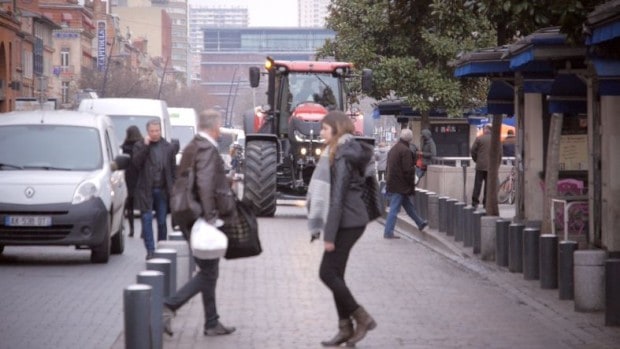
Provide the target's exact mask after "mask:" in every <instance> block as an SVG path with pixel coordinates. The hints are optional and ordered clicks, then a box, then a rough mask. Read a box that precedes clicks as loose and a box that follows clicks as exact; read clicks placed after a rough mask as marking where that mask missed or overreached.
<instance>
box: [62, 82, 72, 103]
mask: <svg viewBox="0 0 620 349" xmlns="http://www.w3.org/2000/svg"><path fill="white" fill-rule="evenodd" d="M60 89H61V92H62V104H69V103H70V101H69V81H63V82H62V86H61V88H60Z"/></svg>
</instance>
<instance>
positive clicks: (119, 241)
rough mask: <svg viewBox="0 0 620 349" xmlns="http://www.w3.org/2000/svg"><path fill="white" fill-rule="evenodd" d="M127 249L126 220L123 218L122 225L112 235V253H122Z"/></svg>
mask: <svg viewBox="0 0 620 349" xmlns="http://www.w3.org/2000/svg"><path fill="white" fill-rule="evenodd" d="M123 251H125V220H124V219H122V218H121V226H120V227H119V228H118V231H117V232H116V234H114V235H113V236H112V254H122V253H123Z"/></svg>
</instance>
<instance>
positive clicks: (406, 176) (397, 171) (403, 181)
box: [383, 128, 428, 239]
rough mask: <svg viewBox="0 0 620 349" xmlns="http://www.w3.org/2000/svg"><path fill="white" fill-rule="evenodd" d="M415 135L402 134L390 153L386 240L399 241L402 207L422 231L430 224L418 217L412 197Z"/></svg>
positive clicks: (410, 133)
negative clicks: (397, 225) (397, 219)
mask: <svg viewBox="0 0 620 349" xmlns="http://www.w3.org/2000/svg"><path fill="white" fill-rule="evenodd" d="M412 140H413V133H412V132H411V130H410V129H407V128H406V129H403V130H402V131H401V132H400V139H399V141H398V143H396V144H394V146H393V147H392V149H390V151H389V153H388V159H387V181H386V190H387V195H388V198H389V200H390V211H389V213H388V215H387V218H386V220H385V230H384V232H383V237H384V238H386V239H398V236H396V235H394V226H395V225H396V216H397V215H398V212H400V208H401V206H402V207H404V208H405V212H407V214H408V215H409V217H411V219H413V221H414V222H415V224H416V225H417V226H418V229H419V230H420V231H422V230H424V228H426V226H427V225H428V223H427V222H426V221H425V220H423V219H422V218H420V216H418V213H417V212H416V210H415V207H414V206H413V202H412V200H411V196H412V195H414V194H415V171H416V169H415V168H416V167H415V153H414V152H412V151H411V148H410V144H411V141H412Z"/></svg>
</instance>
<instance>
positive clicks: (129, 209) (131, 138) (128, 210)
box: [121, 125, 142, 236]
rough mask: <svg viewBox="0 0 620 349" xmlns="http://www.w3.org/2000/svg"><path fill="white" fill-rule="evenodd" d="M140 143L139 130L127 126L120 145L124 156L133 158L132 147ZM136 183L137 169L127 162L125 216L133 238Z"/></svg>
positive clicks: (135, 127) (133, 126)
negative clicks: (123, 139)
mask: <svg viewBox="0 0 620 349" xmlns="http://www.w3.org/2000/svg"><path fill="white" fill-rule="evenodd" d="M141 141H142V134H141V133H140V129H139V128H138V127H137V126H135V125H132V126H129V127H128V128H127V131H126V136H125V141H124V142H123V144H122V145H121V149H122V150H123V153H124V154H127V155H129V157H130V158H133V146H134V144H135V143H136V142H141ZM137 181H138V169H137V168H136V166H135V165H134V164H133V161H130V162H129V167H127V169H125V183H126V184H127V201H126V202H125V216H126V217H127V219H128V220H129V236H133V232H134V229H133V220H134V216H133V211H134V208H133V197H134V192H135V190H136V182H137Z"/></svg>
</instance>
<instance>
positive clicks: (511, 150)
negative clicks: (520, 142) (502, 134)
mask: <svg viewBox="0 0 620 349" xmlns="http://www.w3.org/2000/svg"><path fill="white" fill-rule="evenodd" d="M516 143H517V139H516V137H515V132H514V131H513V130H508V133H507V134H506V138H505V139H504V141H503V142H502V153H503V156H515V144H516Z"/></svg>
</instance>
